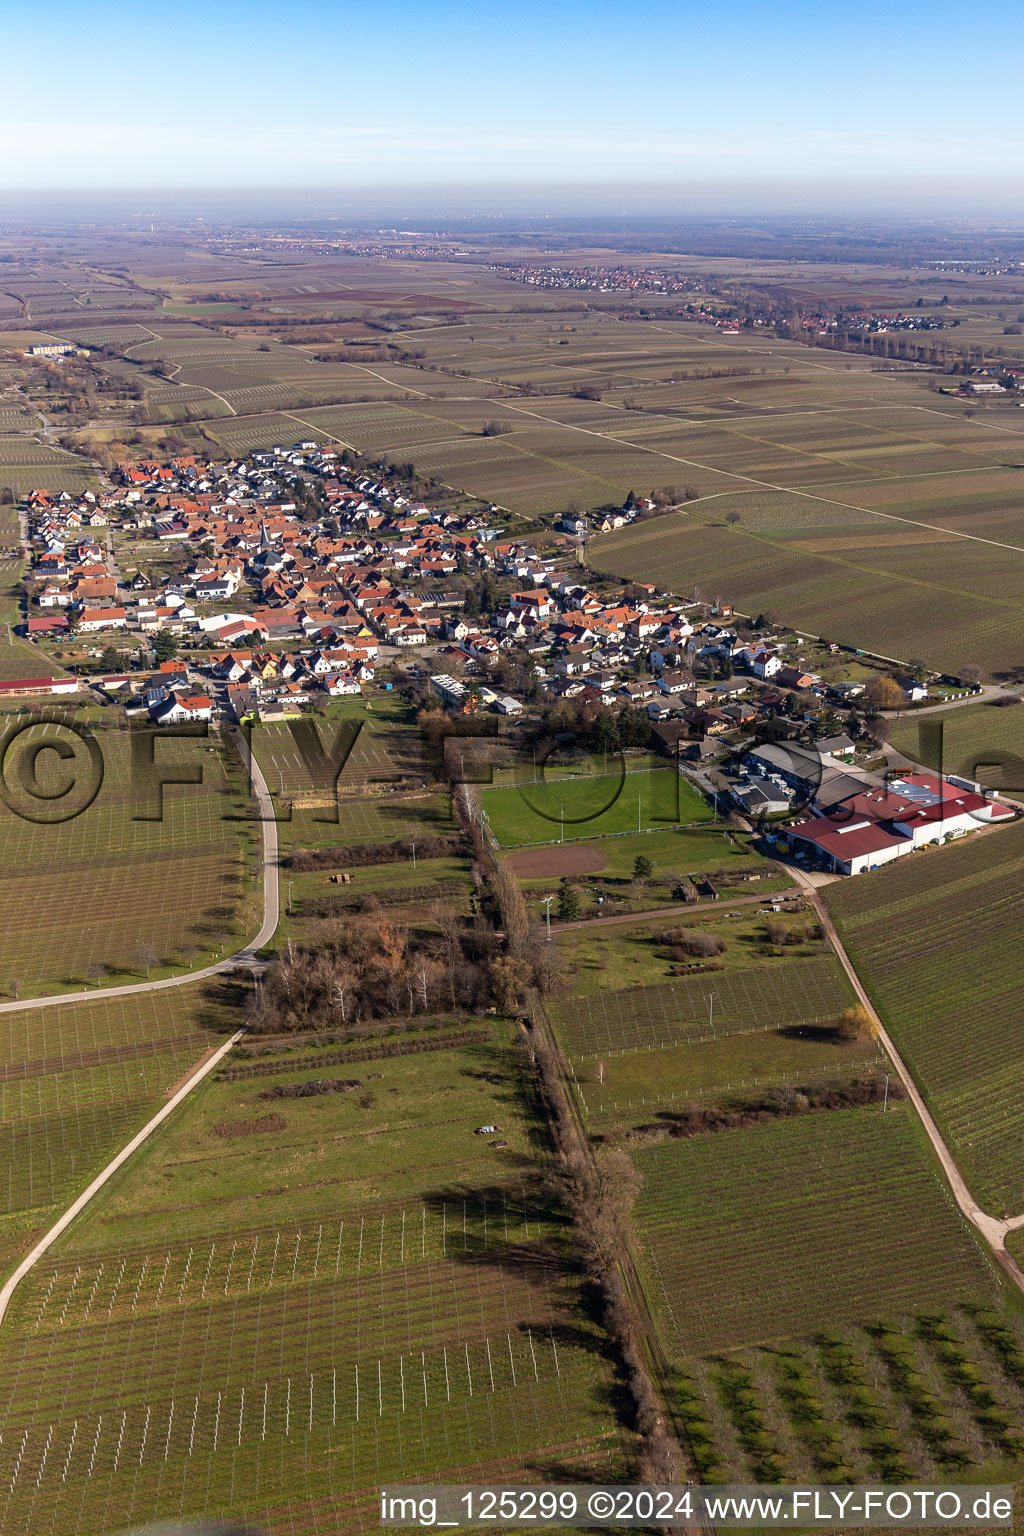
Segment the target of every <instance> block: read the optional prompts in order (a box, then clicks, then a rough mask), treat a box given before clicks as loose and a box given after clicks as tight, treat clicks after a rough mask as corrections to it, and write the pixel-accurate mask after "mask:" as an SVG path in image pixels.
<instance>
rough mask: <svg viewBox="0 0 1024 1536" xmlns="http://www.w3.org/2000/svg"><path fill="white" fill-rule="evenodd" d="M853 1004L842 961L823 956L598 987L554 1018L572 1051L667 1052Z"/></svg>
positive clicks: (805, 1022) (812, 1020) (806, 1022)
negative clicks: (711, 1001)
mask: <svg viewBox="0 0 1024 1536" xmlns="http://www.w3.org/2000/svg"><path fill="white" fill-rule="evenodd" d="M583 958H584V963H585V954H584V957H583ZM712 994H713V996H714V1005H713V1007H712V1006H710V1005H709V999H710V998H711V996H712ZM849 1001H850V996H849V992H848V989H847V984H846V981H845V978H844V977H843V975H842V972H841V970H840V968H839V966H838V964H837V962H836V961H835V960H834V959H833V958H832V956H830V955H821V956H817V957H813V956H809V957H807V958H806V959H800V960H784V959H779V960H777V961H765V962H763V963H761V964H756V965H753V964H752V965H749V966H742V967H737V968H736V969H735V970H734V971H727V970H723V971H714V972H711V973H709V974H707V975H699V976H687V977H683V978H681V979H679V980H673V981H666V982H662V983H659V984H655V985H653V986H645V985H641V986H636V985H633V986H630V987H623V988H620V989H619V990H617V991H612V990H603V989H600V987H599V986H595V987H594V989H593V990H588V991H587V992H586V993H585V994H584V995H583V996H581V997H579V998H573V999H570V1000H566V1001H564V1002H560V1003H559V1004H558V1006H557V1008H556V1010H555V1018H556V1020H557V1022H558V1024H559V1027H560V1031H561V1034H562V1038H563V1040H564V1043H565V1047H566V1049H567V1050H568V1052H569V1053H570V1055H571V1056H573V1057H576V1056H582V1057H592V1056H603V1055H606V1054H611V1053H615V1052H624V1051H637V1050H640V1051H646V1050H648V1049H650V1050H660V1049H661V1047H662V1045H672V1044H679V1043H682V1042H691V1041H692V1042H699V1041H702V1040H712V1039H716V1038H718V1037H721V1036H725V1035H730V1034H745V1033H747V1032H748V1031H751V1030H756V1029H765V1030H768V1029H778V1028H780V1027H783V1026H784V1027H787V1028H793V1027H799V1026H814V1025H820V1024H826V1023H828V1021H829V1020H830V1019H833V1018H835V1016H836V1015H837V1014H838V1013H841V1012H842V1010H843V1009H844V1008H845V1007H847V1006H848V1005H849Z"/></svg>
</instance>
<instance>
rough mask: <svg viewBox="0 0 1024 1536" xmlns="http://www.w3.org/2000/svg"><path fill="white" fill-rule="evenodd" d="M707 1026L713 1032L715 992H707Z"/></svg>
mask: <svg viewBox="0 0 1024 1536" xmlns="http://www.w3.org/2000/svg"><path fill="white" fill-rule="evenodd" d="M708 1028H709V1029H710V1030H711V1032H712V1033H714V1029H715V994H714V993H713V992H709V993H708Z"/></svg>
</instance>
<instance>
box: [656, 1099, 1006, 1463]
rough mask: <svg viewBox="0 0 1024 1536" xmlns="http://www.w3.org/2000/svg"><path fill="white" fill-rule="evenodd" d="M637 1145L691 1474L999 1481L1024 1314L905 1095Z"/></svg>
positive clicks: (662, 1325)
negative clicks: (1013, 1307) (887, 1102)
mask: <svg viewBox="0 0 1024 1536" xmlns="http://www.w3.org/2000/svg"><path fill="white" fill-rule="evenodd" d="M635 1156H636V1161H637V1164H638V1166H639V1167H640V1169H641V1171H642V1172H643V1175H644V1180H645V1183H644V1189H643V1192H642V1194H641V1197H640V1201H639V1204H638V1209H637V1219H638V1222H639V1226H640V1231H641V1240H642V1247H643V1256H642V1260H641V1262H642V1268H643V1272H644V1277H645V1281H646V1285H647V1289H648V1294H649V1296H650V1297H651V1300H652V1305H653V1307H654V1310H655V1314H656V1318H657V1322H658V1327H659V1331H660V1334H661V1338H662V1341H663V1345H664V1348H665V1350H666V1353H667V1356H668V1359H669V1362H670V1364H669V1374H670V1379H671V1380H672V1381H673V1383H674V1386H675V1397H676V1407H677V1412H678V1413H679V1415H680V1417H681V1419H682V1421H683V1423H684V1424H685V1425H686V1428H687V1434H688V1438H689V1442H690V1445H691V1447H692V1449H693V1453H694V1456H695V1458H696V1460H697V1462H698V1464H699V1466H700V1468H701V1472H702V1475H703V1477H704V1478H705V1479H706V1480H709V1481H712V1482H714V1481H721V1482H733V1481H735V1480H736V1479H737V1478H750V1479H756V1480H758V1481H764V1482H788V1483H792V1482H799V1481H801V1480H808V1481H812V1480H814V1479H815V1478H821V1479H823V1480H824V1481H826V1482H864V1481H870V1480H873V1479H879V1480H883V1481H893V1482H911V1483H920V1482H922V1481H926V1480H928V1479H929V1478H934V1477H937V1476H943V1475H945V1476H947V1477H951V1476H953V1475H957V1474H960V1475H962V1474H964V1473H965V1472H966V1471H967V1469H968V1468H970V1469H971V1472H972V1475H978V1476H981V1475H984V1474H987V1475H990V1476H993V1477H1005V1478H1006V1479H1007V1480H1008V1481H1013V1479H1014V1478H1015V1477H1016V1476H1017V1471H1016V1468H1017V1466H1018V1465H1019V1457H1020V1438H1019V1431H1018V1429H1017V1427H1016V1426H1017V1425H1018V1423H1019V1420H1020V1412H1021V1408H1022V1406H1024V1396H1022V1392H1021V1386H1020V1377H1019V1372H1018V1371H1016V1370H1015V1368H1014V1363H1015V1361H1016V1360H1017V1359H1019V1353H1018V1352H1019V1351H1020V1349H1021V1345H1022V1342H1024V1331H1022V1328H1021V1325H1020V1320H1019V1318H1018V1317H1016V1315H1015V1314H1014V1313H1013V1312H1008V1311H1006V1310H1004V1303H1003V1301H1002V1298H1001V1295H1000V1290H999V1283H998V1280H997V1278H996V1272H995V1270H994V1267H993V1266H992V1264H991V1263H990V1261H989V1260H988V1259H987V1258H986V1257H984V1256H983V1254H982V1252H981V1250H980V1248H979V1246H978V1244H977V1241H976V1239H975V1238H974V1236H973V1234H972V1233H971V1232H970V1230H969V1229H968V1228H967V1226H966V1223H965V1222H964V1221H963V1220H962V1218H961V1217H960V1216H959V1214H958V1213H957V1212H956V1211H955V1210H953V1208H952V1207H951V1205H950V1203H949V1200H948V1198H947V1195H946V1192H945V1189H944V1187H943V1186H942V1185H941V1184H940V1183H939V1181H938V1179H937V1178H936V1175H935V1173H934V1172H933V1170H932V1168H931V1165H930V1163H929V1161H928V1158H927V1155H926V1153H925V1150H924V1144H923V1139H922V1137H921V1135H920V1132H919V1129H918V1127H917V1126H916V1125H915V1124H914V1122H913V1120H912V1118H911V1116H910V1114H909V1113H908V1111H907V1110H906V1109H904V1108H903V1107H902V1106H897V1107H896V1108H895V1109H893V1108H892V1106H890V1110H889V1112H888V1113H887V1114H884V1115H883V1114H882V1112H881V1108H880V1106H877V1105H876V1106H874V1107H872V1108H868V1109H861V1110H843V1111H835V1112H832V1113H825V1114H810V1115H804V1116H802V1117H801V1116H796V1117H794V1118H787V1119H784V1120H781V1121H778V1122H776V1123H774V1124H770V1125H767V1126H760V1127H756V1128H752V1129H748V1130H734V1131H729V1132H727V1133H725V1134H724V1135H718V1136H708V1135H705V1136H698V1137H696V1138H694V1139H693V1140H691V1141H662V1142H660V1143H659V1144H658V1145H657V1146H653V1147H649V1148H646V1149H643V1150H640V1151H638V1152H637V1153H636V1154H635ZM823 1277H824V1280H823ZM997 1340H998V1341H999V1347H1000V1350H1001V1351H1002V1353H1001V1354H997V1353H996V1352H995V1349H994V1348H993V1344H994V1342H995V1341H997ZM1003 1362H1005V1364H1004V1363H1003Z"/></svg>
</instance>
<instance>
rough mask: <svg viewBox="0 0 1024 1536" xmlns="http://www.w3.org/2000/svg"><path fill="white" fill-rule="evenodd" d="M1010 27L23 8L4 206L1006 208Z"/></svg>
mask: <svg viewBox="0 0 1024 1536" xmlns="http://www.w3.org/2000/svg"><path fill="white" fill-rule="evenodd" d="M1022 30H1024V23H1022V19H1021V14H1020V11H1019V8H1017V7H1013V8H1011V7H1010V6H1009V5H1007V4H1003V3H997V4H988V5H984V4H983V5H982V6H980V7H973V8H965V7H964V6H963V5H962V4H959V5H954V4H952V3H949V0H938V3H933V4H929V5H928V6H925V5H923V4H906V3H904V4H903V5H902V6H899V5H897V7H895V8H894V7H891V6H886V5H880V4H876V3H873V0H869V3H867V4H857V5H856V6H853V5H836V4H829V3H828V0H824V3H822V4H818V5H810V4H805V3H803V0H795V3H793V0H789V3H787V0H781V3H771V4H769V3H766V0H741V3H739V4H736V5H734V6H732V7H730V8H728V9H722V8H716V7H714V6H712V5H710V4H708V3H707V0H702V3H700V4H694V3H692V0H684V3H682V4H680V3H666V0H650V3H647V4H644V5H641V6H636V5H630V4H629V0H624V3H620V4H612V3H609V0H594V3H590V4H582V3H580V0H569V3H566V4H561V5H557V6H556V5H553V4H551V3H548V0H521V3H518V4H516V3H507V0H506V4H504V5H503V6H501V7H495V6H493V5H492V6H487V5H486V4H483V3H476V4H470V3H467V0H435V3H432V4H427V3H424V0H377V3H375V4H373V5H367V4H363V5H359V6H355V5H353V4H351V3H347V0H345V3H341V4H335V5H325V4H312V3H310V0H289V3H288V4H285V3H282V0H255V3H254V4H252V5H242V4H238V3H234V0H207V3H203V4H198V3H195V0H184V3H179V4H176V5H174V6H169V5H159V6H151V5H144V4H140V3H139V0H134V3H132V4H127V3H125V0H122V3H120V4H113V3H111V0H106V3H103V4H95V3H89V0H84V3H75V4H70V3H67V0H51V3H49V4H47V5H45V6H44V5H41V4H38V3H37V4H36V5H33V6H30V5H25V4H22V5H19V6H17V7H16V8H15V7H14V6H9V7H8V8H7V14H6V16H5V21H4V45H5V53H6V56H7V61H8V64H7V69H6V70H5V87H4V92H3V95H2V97H0V187H3V188H10V189H14V188H16V189H19V190H24V191H28V190H37V189H38V190H47V189H53V188H59V189H67V188H73V187H79V188H83V189H85V188H94V187H95V188H120V187H152V188H160V187H169V188H187V187H229V186H233V187H239V188H242V187H267V186H274V187H282V188H283V187H312V186H335V187H341V186H351V187H376V186H381V185H388V184H395V185H402V186H404V187H415V186H417V185H427V184H429V185H438V184H449V185H459V184H466V183H474V184H491V185H494V184H496V183H528V184H537V185H543V184H544V183H550V182H559V183H585V184H593V185H607V184H618V185H622V184H629V183H631V182H632V181H634V180H636V179H638V178H640V179H643V180H646V181H651V182H666V183H668V182H672V183H685V184H687V185H690V186H694V185H697V186H704V187H707V188H719V189H720V188H721V187H723V186H728V185H732V184H734V183H743V184H745V185H748V186H749V185H750V184H753V185H755V186H756V185H758V184H764V185H767V184H769V183H787V184H792V183H800V182H806V183H809V184H813V185H814V186H815V187H824V188H828V187H830V186H833V187H835V188H837V189H839V188H841V187H844V186H847V185H848V184H850V183H861V184H866V185H867V186H868V187H870V186H871V185H874V184H881V183H886V184H891V183H910V184H917V185H923V184H925V183H927V184H928V185H930V186H931V185H933V184H935V183H939V182H945V183H947V184H948V186H949V189H950V191H951V192H955V191H956V189H958V188H965V189H966V188H971V187H975V188H977V187H979V186H980V185H981V184H983V183H984V184H988V183H992V184H998V185H1001V184H1005V185H1006V187H1007V188H1013V187H1018V186H1019V187H1022V188H1024V176H1022V173H1021V166H1022V165H1024V160H1022V153H1021V151H1022V148H1024V145H1022V139H1024V124H1022V120H1021V118H1020V114H1019V112H1017V110H1016V107H1015V105H1014V103H1015V101H1016V100H1017V91H1018V86H1019V79H1018V77H1019V68H1020V60H1021V42H1022ZM19 61H20V67H12V65H19Z"/></svg>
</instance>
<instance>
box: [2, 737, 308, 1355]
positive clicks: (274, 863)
mask: <svg viewBox="0 0 1024 1536" xmlns="http://www.w3.org/2000/svg"><path fill="white" fill-rule="evenodd" d="M233 734H234V736H235V740H236V741H237V742H238V746H239V751H240V752H241V754H242V761H243V763H244V764H247V765H248V766H249V768H250V771H251V773H252V785H253V790H254V791H255V794H256V800H257V803H258V805H259V808H260V815H261V816H262V817H263V922H262V924H261V926H260V931H259V933H258V934H257V935H256V937H255V938H254V939H252V940H251V941H250V943H248V944H246V945H245V946H244V948H242V949H240V950H238V952H237V953H236V954H234V955H229V956H227V957H226V958H225V959H223V960H221V961H218V963H217V964H216V965H210V966H207V967H206V968H205V969H204V970H202V971H189V972H188V973H187V974H186V975H183V976H172V977H170V978H168V980H166V981H153V982H148V981H147V982H140V983H138V984H137V985H133V986H129V987H106V988H104V989H103V990H100V991H95V992H71V993H67V994H65V995H64V996H62V997H40V998H35V999H34V1000H32V1001H30V1002H28V1003H5V1004H3V1010H4V1011H7V1010H9V1009H12V1008H45V1007H51V1008H52V1007H53V1006H54V1005H55V1004H58V1003H69V1002H70V1003H74V1002H95V1000H96V999H97V998H101V997H124V996H126V995H127V994H130V993H133V992H155V991H159V990H160V989H161V988H163V987H180V986H183V985H186V984H188V983H191V982H194V981H201V980H202V979H203V977H205V976H217V975H220V974H222V973H223V972H224V971H228V970H235V969H236V968H237V967H238V966H239V965H245V964H249V966H250V967H251V968H252V969H254V970H255V969H258V968H259V967H261V966H263V965H264V964H265V962H264V961H263V960H261V959H260V958H259V956H258V951H259V950H260V949H261V948H262V947H263V946H264V945H265V944H267V943H268V942H269V941H270V940H271V939H272V938H273V936H274V933H275V931H276V929H277V924H278V919H279V915H280V902H279V892H278V879H277V873H278V843H277V822H276V821H275V820H274V806H273V802H272V801H271V798H270V791H269V790H268V789H267V784H266V780H265V779H264V777H263V774H262V772H261V770H260V767H259V764H258V763H257V762H256V760H255V758H250V755H249V749H248V746H247V744H246V742H245V739H244V737H243V736H242V734H241V732H234V733H233ZM243 1034H244V1030H241V1029H239V1030H236V1032H235V1033H234V1034H233V1035H232V1036H231V1037H230V1039H228V1040H225V1042H224V1044H223V1045H221V1046H219V1047H218V1048H217V1050H216V1051H215V1052H214V1054H213V1055H212V1056H210V1057H208V1058H207V1059H205V1060H203V1061H201V1062H199V1063H198V1065H197V1066H196V1067H195V1068H194V1070H193V1071H192V1073H191V1075H190V1076H189V1077H188V1078H186V1080H185V1082H184V1083H183V1084H182V1086H181V1087H180V1088H179V1089H178V1090H177V1092H176V1093H175V1094H174V1095H173V1097H171V1098H170V1099H168V1100H167V1103H166V1104H164V1105H163V1106H162V1108H160V1109H159V1110H158V1111H157V1113H156V1114H155V1115H154V1116H153V1118H152V1119H151V1120H149V1121H147V1123H146V1124H145V1125H144V1126H143V1127H142V1129H141V1131H139V1132H137V1134H136V1135H135V1136H133V1137H132V1139H131V1141H129V1142H128V1144H127V1145H126V1146H124V1147H122V1148H121V1150H120V1152H118V1154H117V1156H116V1157H115V1158H113V1160H112V1161H111V1162H109V1163H108V1164H107V1166H106V1167H105V1168H104V1169H103V1171H102V1172H101V1173H98V1174H97V1175H96V1177H95V1178H94V1179H93V1181H92V1183H91V1184H90V1185H89V1186H88V1188H87V1189H84V1190H83V1191H82V1193H81V1194H80V1195H79V1196H78V1199H77V1200H75V1201H74V1203H73V1204H72V1205H70V1206H69V1207H68V1209H67V1210H66V1211H65V1212H64V1213H63V1215H62V1216H61V1217H60V1219H59V1220H58V1221H57V1222H55V1223H54V1225H53V1226H52V1227H51V1228H50V1230H49V1231H48V1232H47V1233H46V1235H45V1236H44V1237H42V1238H40V1240H39V1242H38V1243H37V1244H36V1245H35V1247H34V1248H33V1249H32V1251H31V1253H29V1254H26V1256H25V1258H24V1259H22V1261H21V1263H20V1264H19V1265H18V1267H17V1269H16V1270H15V1271H14V1273H13V1274H12V1275H11V1277H10V1279H9V1280H8V1281H7V1282H6V1284H5V1285H4V1286H3V1287H2V1289H0V1326H2V1324H3V1320H4V1317H5V1315H6V1313H7V1309H8V1307H9V1306H10V1304H11V1298H12V1297H13V1295H14V1292H15V1291H16V1290H17V1288H18V1286H19V1285H20V1283H21V1281H22V1280H24V1278H25V1276H26V1275H27V1274H28V1273H29V1271H30V1270H31V1269H32V1268H33V1267H34V1266H35V1265H36V1264H37V1263H38V1262H39V1260H40V1259H41V1258H42V1256H43V1254H44V1253H46V1252H47V1250H48V1249H49V1248H51V1247H52V1246H53V1244H54V1243H55V1242H56V1241H57V1239H58V1237H60V1236H61V1234H62V1233H63V1232H65V1231H66V1230H67V1228H68V1227H69V1226H70V1225H71V1223H72V1222H73V1221H74V1220H75V1218H76V1216H79V1215H80V1214H81V1212H82V1211H83V1210H84V1209H85V1207H86V1206H87V1205H88V1204H89V1202H90V1200H92V1198H93V1196H94V1195H96V1194H98V1193H99V1191H100V1190H101V1189H102V1188H103V1186H104V1185H105V1184H107V1183H108V1182H109V1180H110V1179H112V1178H113V1176H114V1174H115V1173H117V1171H118V1169H119V1168H122V1167H123V1166H124V1164H125V1163H126V1162H127V1161H128V1159H129V1158H130V1157H131V1156H132V1154H133V1153H134V1152H136V1151H137V1150H138V1148H139V1147H141V1146H142V1144H143V1142H145V1141H147V1140H148V1139H149V1137H150V1136H151V1135H152V1134H153V1132H154V1131H155V1130H156V1129H157V1127H158V1126H160V1125H162V1124H163V1122H164V1121H165V1120H166V1119H167V1117H168V1115H170V1114H172V1113H173V1112H174V1110H176V1109H177V1107H178V1105H179V1104H181V1103H182V1102H183V1100H184V1099H186V1098H187V1097H188V1095H189V1094H190V1093H191V1092H192V1090H193V1089H194V1088H197V1087H198V1086H199V1084H200V1083H201V1082H202V1081H203V1080H204V1078H206V1077H208V1076H209V1075H210V1073H211V1072H212V1071H214V1069H215V1068H216V1067H217V1066H219V1064H220V1062H221V1061H222V1060H223V1058H224V1057H225V1056H226V1055H227V1054H228V1052H229V1051H230V1050H231V1049H232V1047H233V1046H234V1045H235V1044H237V1042H238V1041H239V1040H240V1039H241V1037H242V1035H243Z"/></svg>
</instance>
